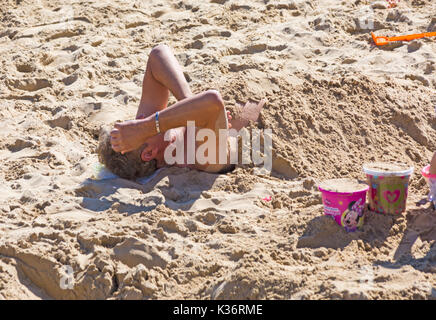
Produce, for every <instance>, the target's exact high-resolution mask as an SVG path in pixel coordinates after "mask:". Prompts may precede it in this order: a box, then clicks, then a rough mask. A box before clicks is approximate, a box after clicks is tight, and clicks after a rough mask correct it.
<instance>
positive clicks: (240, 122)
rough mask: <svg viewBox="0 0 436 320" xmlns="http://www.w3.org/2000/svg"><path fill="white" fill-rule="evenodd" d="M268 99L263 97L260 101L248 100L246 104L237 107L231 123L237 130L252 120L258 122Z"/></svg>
mask: <svg viewBox="0 0 436 320" xmlns="http://www.w3.org/2000/svg"><path fill="white" fill-rule="evenodd" d="M265 103H266V100H265V99H262V100H260V101H259V102H258V103H256V102H251V101H248V102H247V103H246V104H245V106H243V107H239V108H237V109H238V110H237V111H236V114H235V117H234V118H233V119H232V120H231V121H230V125H231V127H232V128H233V129H235V130H236V131H239V130H240V129H241V128H243V127H246V126H247V125H248V124H249V123H250V121H253V122H256V121H257V120H258V119H259V115H260V112H261V111H262V108H263V106H264V105H265Z"/></svg>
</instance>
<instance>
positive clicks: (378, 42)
mask: <svg viewBox="0 0 436 320" xmlns="http://www.w3.org/2000/svg"><path fill="white" fill-rule="evenodd" d="M371 35H372V39H373V40H374V43H375V44H376V45H378V46H383V45H385V44H388V43H389V42H394V41H410V40H415V39H421V38H425V37H436V32H424V33H417V34H408V35H404V36H398V37H377V36H376V35H375V34H374V32H371Z"/></svg>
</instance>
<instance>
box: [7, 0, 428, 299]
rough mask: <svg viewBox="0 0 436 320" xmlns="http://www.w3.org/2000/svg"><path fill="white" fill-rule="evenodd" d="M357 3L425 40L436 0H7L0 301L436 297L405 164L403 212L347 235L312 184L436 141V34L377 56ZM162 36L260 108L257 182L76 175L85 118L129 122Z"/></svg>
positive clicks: (86, 134) (185, 61)
mask: <svg viewBox="0 0 436 320" xmlns="http://www.w3.org/2000/svg"><path fill="white" fill-rule="evenodd" d="M68 3H71V5H67V4H68ZM369 4H372V7H374V9H372V10H373V12H374V28H375V33H376V34H377V35H388V36H391V35H397V34H400V33H416V32H425V31H435V28H436V21H435V18H434V12H436V3H435V2H434V1H432V0H419V1H416V0H404V1H401V2H400V3H399V6H398V7H397V8H387V6H386V4H385V2H384V1H378V2H377V3H373V2H370V1H366V0H362V1H357V2H356V1H333V0H329V1H315V0H306V1H303V0H298V1H277V0H270V1H263V0H262V1H260V0H259V1H256V0H252V1H239V0H238V1H236V0H227V1H226V0H220V1H217V0H212V1H201V2H199V1H191V0H181V1H175V2H174V1H163V0H162V1H157V0H153V1H127V0H113V1H106V0H103V1H98V2H97V1H70V2H66V1H60V0H54V1H48V0H40V1H30V0H3V2H2V5H1V6H0V17H1V19H0V65H1V73H0V191H1V192H0V299H24V298H26V299H188V298H189V299H382V298H385V299H420V298H422V299H435V298H436V246H435V245H434V243H435V240H436V214H435V213H434V212H433V211H432V210H431V209H429V208H428V207H429V205H428V204H422V202H420V200H422V199H425V198H426V195H427V192H428V187H427V185H426V181H425V180H424V178H422V177H421V175H420V174H419V170H416V172H415V173H414V174H413V176H412V177H411V180H410V186H409V199H408V207H407V211H406V212H405V213H403V214H401V215H400V216H399V217H392V216H382V215H378V214H370V215H369V216H368V217H367V219H366V221H365V224H364V226H363V227H362V230H360V231H356V232H354V233H347V232H346V231H345V230H343V228H342V227H340V226H338V225H337V224H336V223H335V222H334V221H333V220H332V219H331V218H330V217H327V216H324V215H323V206H322V202H321V195H320V192H319V191H318V190H317V185H318V184H319V182H321V181H323V180H325V179H332V178H344V177H348V178H353V179H360V180H364V179H365V175H364V173H363V171H362V165H363V164H364V163H366V162H374V161H381V162H385V161H390V162H403V163H408V164H410V165H413V166H414V167H415V168H422V167H423V166H425V165H426V164H428V162H429V159H430V157H431V155H432V153H433V152H434V151H435V150H436V132H435V128H436V117H435V113H434V110H435V105H436V76H435V75H436V73H435V72H436V71H435V68H436V65H435V62H436V54H435V53H436V41H435V40H434V39H421V40H416V41H413V42H409V43H396V44H390V45H388V46H385V47H380V48H379V47H375V46H374V45H373V44H372V40H371V36H370V34H369V32H368V30H365V29H364V28H362V26H361V24H360V23H359V18H360V17H362V11H361V10H365V6H367V5H369ZM367 8H369V7H367ZM367 10H371V9H367ZM158 43H166V44H168V45H169V46H170V47H172V48H173V50H174V52H175V54H176V56H177V58H178V59H179V61H180V62H181V64H182V65H183V67H184V71H185V75H186V77H187V79H188V80H189V83H190V85H191V87H192V90H193V91H194V92H200V91H202V90H206V89H218V90H219V91H220V92H221V93H222V96H223V98H224V101H225V103H226V105H227V107H228V109H229V110H231V111H232V112H234V111H235V107H236V106H237V105H239V104H244V103H245V102H246V101H247V100H248V99H253V100H259V99H261V98H266V99H267V100H268V103H267V104H266V106H265V108H264V110H263V111H262V114H261V119H260V122H259V125H258V126H259V128H271V129H272V131H273V143H274V159H273V169H274V170H273V172H272V174H271V175H257V174H255V171H254V169H253V168H252V167H250V166H244V167H241V168H238V169H236V170H235V171H234V172H233V173H230V174H226V175H214V174H207V173H204V172H195V171H189V170H188V169H181V168H169V169H164V170H162V171H160V172H158V173H157V174H156V176H154V177H153V178H152V179H151V180H150V181H148V182H147V183H145V184H141V183H138V182H133V181H126V180H123V179H116V178H114V179H105V180H93V179H91V178H92V177H93V176H94V173H95V172H94V168H95V165H96V164H97V155H96V153H95V148H96V146H97V139H98V132H99V129H100V126H101V125H102V124H107V123H110V122H112V121H115V120H124V119H132V118H133V117H134V115H135V112H136V108H137V106H138V103H139V99H140V94H141V84H142V77H143V74H144V71H145V66H146V61H147V56H148V54H149V52H150V50H151V48H152V47H153V46H154V45H156V44H158ZM174 101H175V99H174V98H173V97H171V103H173V102H174ZM269 196H271V200H270V201H267V200H263V199H268V197H269Z"/></svg>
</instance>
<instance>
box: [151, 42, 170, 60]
mask: <svg viewBox="0 0 436 320" xmlns="http://www.w3.org/2000/svg"><path fill="white" fill-rule="evenodd" d="M169 50H170V48H169V47H168V46H167V45H166V44H158V45H157V46H155V47H154V48H153V49H151V52H150V58H159V57H161V56H162V55H163V54H164V53H165V52H166V51H169Z"/></svg>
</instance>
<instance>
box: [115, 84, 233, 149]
mask: <svg viewBox="0 0 436 320" xmlns="http://www.w3.org/2000/svg"><path fill="white" fill-rule="evenodd" d="M188 121H194V122H195V126H196V127H199V128H209V129H212V130H214V131H215V132H217V131H218V129H224V128H225V123H226V113H225V108H224V103H223V100H222V98H221V95H220V94H219V93H218V92H217V91H215V90H208V91H206V92H203V93H200V94H198V95H195V96H193V97H190V98H187V99H184V100H182V101H179V102H177V103H176V104H174V105H172V106H171V107H168V108H166V109H164V110H162V111H161V112H159V127H160V132H165V131H167V130H169V129H173V128H178V127H184V126H186V125H187V122H188ZM221 122H223V123H221ZM156 134H158V132H157V129H156V123H155V117H154V114H153V115H151V116H149V117H147V118H145V119H142V120H131V121H126V122H123V123H116V124H115V128H114V129H113V130H112V131H111V144H112V148H113V149H114V151H117V152H121V153H126V152H129V151H133V150H136V149H137V148H139V147H140V146H141V145H142V144H143V143H144V142H145V140H147V139H148V138H149V137H152V136H154V135H156Z"/></svg>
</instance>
